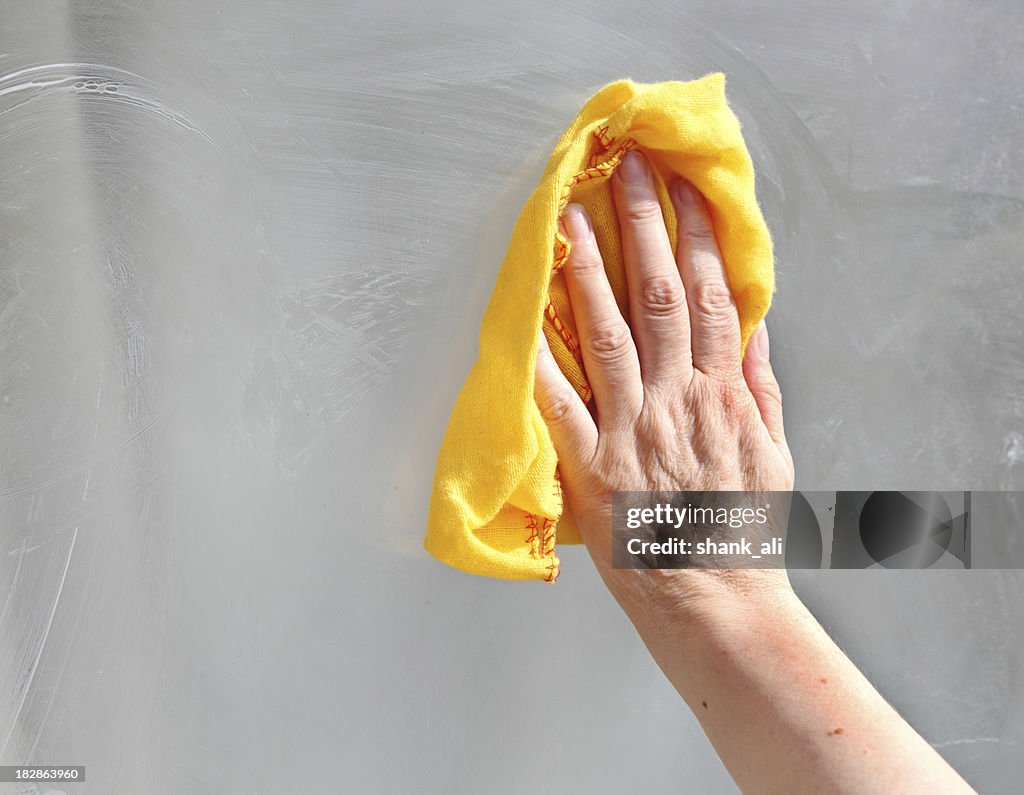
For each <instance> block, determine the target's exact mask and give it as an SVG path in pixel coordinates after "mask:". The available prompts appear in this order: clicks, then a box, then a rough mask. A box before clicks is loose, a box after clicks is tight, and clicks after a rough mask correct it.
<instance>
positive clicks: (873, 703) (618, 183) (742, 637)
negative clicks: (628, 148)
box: [535, 153, 973, 795]
mask: <svg viewBox="0 0 1024 795" xmlns="http://www.w3.org/2000/svg"><path fill="white" fill-rule="evenodd" d="M612 189H613V192H614V196H615V202H616V208H617V211H618V216H619V225H620V231H621V233H622V235H621V237H622V241H623V254H624V257H625V261H626V270H627V282H628V287H629V301H630V317H631V325H630V326H627V325H626V323H625V321H624V320H623V318H622V316H621V314H620V313H619V311H618V308H617V307H616V304H615V301H614V298H613V296H612V292H611V288H610V286H609V284H608V280H607V278H606V276H605V274H604V268H603V265H602V262H601V254H600V251H599V250H598V246H597V243H596V241H595V239H594V236H593V233H592V231H591V230H590V225H589V222H588V220H587V218H586V215H585V213H584V212H583V210H582V208H581V207H578V206H576V205H570V207H569V208H568V209H567V212H566V214H565V217H564V219H563V223H564V230H565V233H566V235H567V236H568V238H569V239H570V241H571V242H572V247H571V254H570V257H569V261H568V262H567V263H566V282H567V285H568V288H569V295H570V299H571V302H572V306H573V314H574V318H575V321H576V325H577V328H578V330H579V334H580V337H581V342H582V349H583V356H584V365H585V367H586V371H587V375H588V379H589V381H590V385H591V387H592V389H593V392H594V398H595V404H596V405H595V411H594V413H593V414H592V413H591V411H590V410H588V408H587V407H586V406H585V405H584V404H583V403H582V401H581V400H580V399H579V397H578V396H577V395H576V393H575V391H574V390H573V389H572V387H571V386H570V385H569V384H568V382H567V381H566V379H565V378H564V376H562V374H561V372H560V371H559V369H558V367H557V365H556V364H555V362H554V359H553V358H552V357H551V353H550V351H548V350H547V348H546V345H543V344H542V345H541V351H540V354H539V356H538V362H537V381H536V388H535V395H536V399H537V403H538V405H539V407H540V409H541V413H542V414H543V416H544V418H545V421H546V422H547V425H548V428H549V431H550V433H551V437H552V441H553V442H554V444H555V448H556V449H557V451H558V455H559V470H560V473H561V478H562V485H563V487H564V489H565V493H566V498H567V500H568V501H569V504H570V506H571V508H572V510H573V513H574V515H575V517H576V519H577V522H578V523H579V525H580V531H581V533H582V534H583V538H584V541H585V542H586V545H587V549H588V550H589V552H590V554H591V557H592V558H593V560H594V563H595V565H596V566H597V568H598V570H599V572H600V573H601V576H602V577H603V579H604V581H605V583H606V584H607V586H608V588H609V589H610V591H611V592H612V594H613V595H614V596H615V598H616V599H617V600H618V602H619V604H620V605H622V607H623V609H624V610H625V611H626V613H627V615H629V617H630V618H631V619H632V621H633V623H634V625H635V626H636V628H637V630H638V632H639V633H640V636H641V638H642V639H643V641H644V643H645V644H646V645H647V647H648V649H649V650H650V651H651V654H652V655H653V656H654V659H655V660H656V661H657V662H658V664H659V666H660V667H661V669H662V670H663V671H664V672H665V675H666V676H667V677H668V678H669V680H670V681H671V682H672V684H673V685H674V686H675V687H676V689H677V690H678V691H679V693H680V695H681V696H682V697H683V698H684V699H685V700H686V702H687V703H688V704H689V705H690V707H691V708H692V709H693V711H694V712H695V714H696V715H697V717H698V719H699V720H700V721H701V724H702V725H703V726H704V729H705V731H706V732H707V734H708V737H709V738H710V740H711V742H712V743H713V744H714V746H715V748H716V750H717V751H718V753H719V755H720V756H721V757H722V760H723V761H724V763H725V765H726V767H727V768H728V769H729V771H730V773H731V774H732V775H733V777H734V778H735V779H736V781H737V783H738V784H739V786H740V787H741V788H742V789H743V791H744V792H746V793H787V794H789V793H822V792H830V793H857V795H865V794H866V793H886V795H889V794H890V793H917V792H920V793H937V792H943V793H946V792H951V793H957V792H972V791H973V790H971V788H970V787H969V786H968V785H967V784H966V783H964V781H963V780H962V779H961V778H960V777H959V776H958V775H957V773H956V772H955V771H954V770H953V769H952V768H950V767H949V765H947V764H946V763H945V761H944V760H943V759H942V758H941V757H940V756H939V755H938V754H937V753H936V752H935V751H934V749H932V748H931V747H930V746H929V745H928V744H927V743H926V742H925V741H924V740H923V739H922V738H921V737H920V736H919V735H918V734H917V733H916V732H915V731H914V730H913V729H912V728H911V727H910V726H909V725H908V724H907V723H906V722H905V721H904V720H903V719H902V718H901V717H900V716H899V715H898V714H897V713H896V712H895V710H893V709H892V707H890V706H889V705H888V704H887V703H886V702H885V700H884V699H883V698H882V697H881V696H880V695H879V694H878V692H877V691H876V690H875V689H874V688H873V687H872V686H871V685H870V684H869V683H868V682H867V680H866V679H865V678H864V677H863V676H862V675H861V673H860V672H859V671H858V670H857V669H856V667H855V666H854V665H853V664H852V663H851V662H850V661H849V659H847V657H846V656H845V655H844V654H843V653H842V652H841V651H840V650H839V649H838V648H837V647H836V645H835V644H834V643H833V642H832V641H831V639H830V638H829V637H828V636H827V635H826V633H825V632H824V630H823V629H822V628H821V627H820V626H819V625H818V623H817V622H816V621H815V620H814V618H813V617H812V616H811V615H810V613H809V612H808V611H807V610H806V608H805V607H804V606H803V605H802V604H801V603H800V601H799V600H798V599H797V597H796V596H795V594H794V593H793V591H792V589H791V588H790V585H789V580H788V578H787V576H786V574H785V572H784V571H739V570H733V571H699V570H678V571H660V570H628V569H613V568H612V567H611V509H610V500H611V494H612V492H614V491H618V490H638V491H642V490H681V491H682V490H686V491H702V490H737V491H755V490H761V491H771V490H789V489H791V488H792V486H793V463H792V458H791V456H790V454H789V450H788V447H787V446H786V440H785V436H784V433H783V427H782V402H781V394H780V392H779V387H778V383H777V382H776V379H775V377H774V375H773V373H772V369H771V365H770V363H769V359H768V336H767V331H766V329H765V328H764V325H763V324H762V326H761V327H760V328H759V329H758V330H757V331H756V332H755V334H754V336H753V337H752V339H751V341H750V344H749V345H748V350H747V356H746V357H745V358H744V360H742V361H741V360H740V357H739V348H740V332H739V322H738V315H737V312H736V307H735V304H734V303H733V301H732V297H731V294H730V292H729V290H728V288H727V283H726V280H725V274H724V271H723V268H722V264H721V259H720V256H719V253H718V247H717V245H716V242H715V237H714V231H713V228H712V225H711V221H710V217H709V215H708V211H707V207H706V204H705V203H704V200H703V198H702V197H701V196H700V195H699V194H698V193H697V192H696V190H694V189H693V188H692V186H690V185H688V184H687V183H685V182H678V183H676V185H674V186H673V189H672V197H673V203H674V205H675V210H676V215H677V217H678V219H679V237H678V239H679V245H678V246H677V249H678V251H677V256H676V257H675V258H673V255H672V251H671V247H670V245H669V241H668V236H667V234H666V231H665V221H664V217H663V216H662V213H661V209H660V206H659V205H658V201H657V197H656V195H655V192H654V189H653V183H652V180H651V177H650V174H649V172H648V167H647V165H646V162H645V161H644V159H643V158H642V157H641V156H639V155H636V154H632V153H631V154H630V155H627V157H626V158H625V159H624V160H623V163H622V164H621V165H620V167H619V169H618V170H617V171H616V174H615V175H614V176H613V177H612ZM542 341H543V337H542Z"/></svg>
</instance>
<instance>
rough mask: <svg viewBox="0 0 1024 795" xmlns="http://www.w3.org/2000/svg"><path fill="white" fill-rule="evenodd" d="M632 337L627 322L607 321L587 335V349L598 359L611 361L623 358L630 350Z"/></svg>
mask: <svg viewBox="0 0 1024 795" xmlns="http://www.w3.org/2000/svg"><path fill="white" fill-rule="evenodd" d="M631 343H632V337H631V336H630V333H629V327H628V326H627V325H626V324H625V323H606V324H604V325H600V326H598V327H597V328H595V329H594V330H593V331H591V332H590V334H589V335H588V337H587V341H586V345H587V349H588V350H589V351H590V353H591V354H592V355H593V357H594V358H595V359H597V360H598V361H605V362H611V361H616V360H617V359H620V358H622V357H623V356H624V355H625V354H626V352H627V351H628V350H629V346H630V344H631Z"/></svg>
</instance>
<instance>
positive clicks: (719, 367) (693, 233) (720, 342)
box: [670, 179, 740, 376]
mask: <svg viewBox="0 0 1024 795" xmlns="http://www.w3.org/2000/svg"><path fill="white" fill-rule="evenodd" d="M670 193H671V196H672V204H673V206H674V207H675V211H676V218H677V219H678V222H679V232H678V243H677V245H676V259H677V261H678V262H679V271H680V273H681V274H682V277H683V284H684V285H685V287H686V299H687V303H688V305H689V318H690V348H691V350H692V353H693V366H694V368H696V369H698V370H701V371H702V372H704V373H707V374H708V375H720V376H726V375H734V374H736V373H737V372H738V371H739V369H740V324H739V315H738V314H737V312H736V303H735V302H734V301H733V297H732V292H731V291H730V290H729V284H728V281H727V280H726V276H725V268H724V267H723V266H722V257H721V254H719V251H718V243H717V241H716V240H715V230H714V227H713V226H712V224H711V216H710V215H709V213H708V207H707V203H706V202H705V201H704V197H703V196H701V195H700V193H699V192H698V191H697V189H696V188H694V187H693V185H691V184H690V183H689V182H687V181H686V180H682V179H681V180H678V181H677V182H676V183H675V184H674V185H673V186H672V189H671V191H670Z"/></svg>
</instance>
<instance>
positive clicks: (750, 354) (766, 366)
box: [743, 320, 789, 454]
mask: <svg viewBox="0 0 1024 795" xmlns="http://www.w3.org/2000/svg"><path fill="white" fill-rule="evenodd" d="M768 351H769V349H768V328H767V326H765V324H764V321H763V320H762V321H761V323H760V324H759V325H758V327H757V328H756V329H755V330H754V333H753V334H752V335H751V336H750V341H749V342H748V343H747V354H746V356H744V357H743V377H744V379H746V382H747V386H748V387H749V388H750V392H751V394H752V395H753V396H754V401H755V402H756V403H757V408H758V410H759V411H760V412H761V420H762V421H763V422H764V425H765V427H766V428H767V429H768V434H769V435H770V436H771V437H772V441H773V442H775V444H777V445H779V446H780V447H781V448H782V449H783V450H785V451H787V454H788V449H789V448H788V446H787V444H786V435H785V432H784V431H783V427H782V390H780V389H779V382H778V381H777V380H776V379H775V373H774V372H773V371H772V365H771V362H770V361H768Z"/></svg>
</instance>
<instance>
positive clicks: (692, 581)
mask: <svg viewBox="0 0 1024 795" xmlns="http://www.w3.org/2000/svg"><path fill="white" fill-rule="evenodd" d="M637 573H638V574H641V575H652V574H653V575H655V576H648V577H637V578H636V579H637V581H638V584H639V581H642V585H643V587H639V588H630V589H629V593H628V594H625V595H623V596H622V597H620V599H619V601H620V603H621V604H622V606H623V608H624V609H625V611H626V613H627V615H629V617H630V619H631V620H632V621H633V624H634V626H635V627H636V629H637V631H638V632H639V634H640V637H641V638H642V639H643V641H644V643H645V644H646V645H647V647H648V648H649V649H650V650H651V653H652V654H653V655H654V657H655V659H656V660H657V661H658V663H659V665H661V666H662V668H663V669H666V662H665V661H664V660H663V658H671V660H673V661H677V664H682V665H683V666H684V668H685V667H686V663H687V661H690V660H693V659H694V658H695V656H697V655H699V654H701V653H702V651H704V650H706V649H707V648H709V647H711V646H714V647H722V648H728V647H729V646H732V645H733V644H743V643H745V642H746V641H747V640H748V639H749V638H750V634H751V633H755V634H756V633H759V632H761V631H762V628H764V627H768V626H770V627H774V628H778V627H780V626H783V625H785V624H787V623H791V622H798V621H801V620H802V619H804V618H805V616H806V614H807V609H806V608H805V607H804V605H803V603H802V602H800V600H799V599H798V598H797V596H796V594H795V593H794V591H793V589H792V587H791V586H790V584H789V578H788V576H787V575H786V572H785V571H784V570H771V571H766V570H760V571H740V570H728V571H726V570H722V571H697V570H687V571H672V572H668V571H658V572H637ZM666 673H669V671H668V670H667V669H666ZM669 678H670V679H673V683H674V684H676V685H677V687H678V684H679V683H678V682H675V677H674V676H672V675H671V674H670V676H669Z"/></svg>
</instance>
